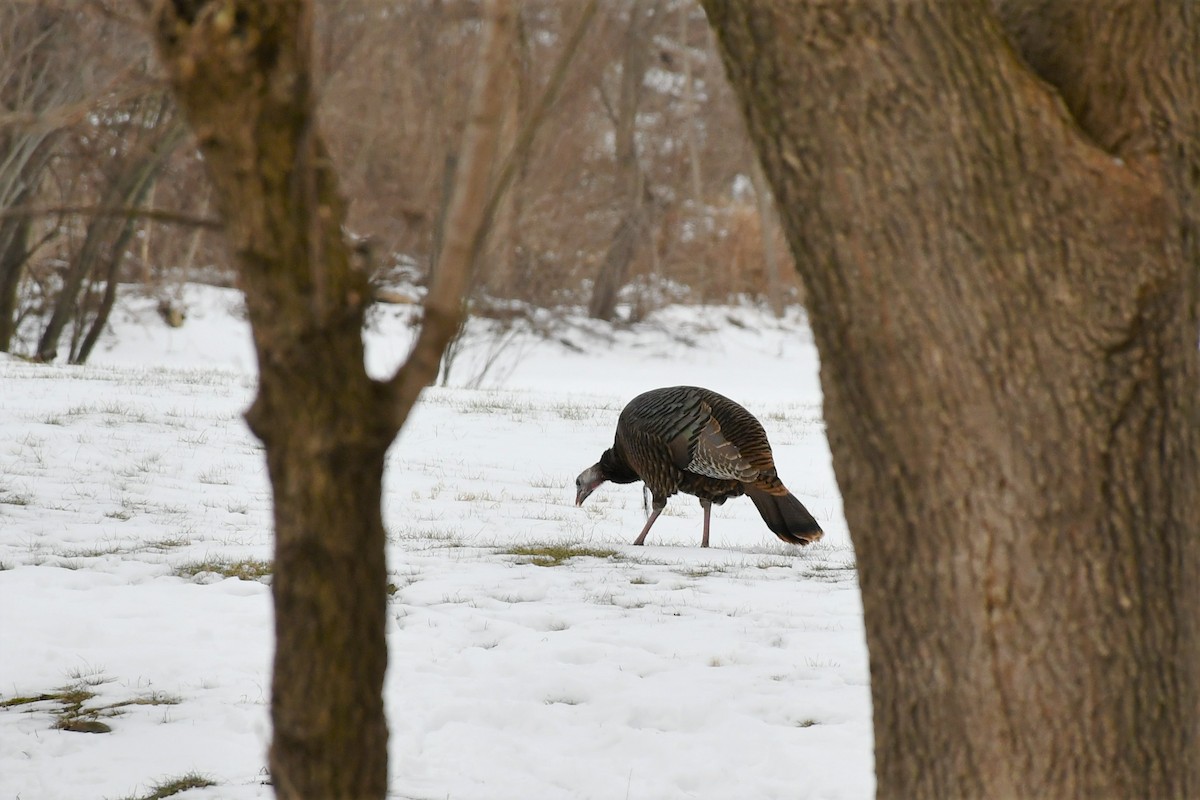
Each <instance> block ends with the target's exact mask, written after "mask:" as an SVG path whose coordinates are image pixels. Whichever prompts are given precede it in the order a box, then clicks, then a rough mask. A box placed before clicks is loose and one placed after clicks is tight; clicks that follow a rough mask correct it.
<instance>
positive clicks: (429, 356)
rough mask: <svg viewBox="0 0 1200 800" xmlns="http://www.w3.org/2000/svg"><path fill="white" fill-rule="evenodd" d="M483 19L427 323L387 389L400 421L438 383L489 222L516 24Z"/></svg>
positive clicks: (502, 10) (497, 15) (505, 15)
mask: <svg viewBox="0 0 1200 800" xmlns="http://www.w3.org/2000/svg"><path fill="white" fill-rule="evenodd" d="M483 16H484V25H485V27H484V35H483V41H482V44H481V45H480V54H479V63H478V67H477V69H476V72H475V85H474V89H473V90H472V94H471V104H470V107H469V114H468V119H467V125H466V129H465V130H464V131H463V139H462V148H461V153H460V156H459V169H458V172H457V174H456V176H455V180H454V186H453V187H452V188H451V196H450V202H449V204H448V205H447V211H446V228H445V239H444V242H443V245H442V248H441V251H440V252H439V254H438V259H437V262H436V264H435V265H434V270H433V277H432V281H431V283H430V287H429V294H428V295H427V296H426V298H425V318H424V321H423V323H422V325H421V333H420V334H419V335H418V336H417V341H416V343H415V344H414V345H413V349H412V352H411V353H410V354H409V357H408V359H407V360H406V361H405V362H404V365H403V366H402V367H401V368H400V369H399V370H397V372H396V374H395V376H393V377H392V379H391V380H390V381H389V382H388V386H389V389H390V390H391V392H392V396H393V399H394V401H395V405H394V408H395V409H396V412H397V413H398V414H399V415H400V418H401V419H403V417H404V416H406V415H407V413H408V410H409V409H410V408H411V407H412V405H413V404H414V403H415V402H416V400H417V397H418V395H420V393H421V390H422V389H424V388H425V387H426V386H427V385H429V384H430V383H431V382H432V381H433V379H434V377H436V375H437V370H438V364H439V362H440V361H441V356H442V352H443V351H444V350H445V348H446V344H447V343H448V342H449V341H450V339H451V338H452V337H453V336H454V334H455V333H456V332H457V330H458V326H459V324H460V322H461V321H462V315H463V309H462V298H463V296H464V294H465V293H466V290H467V286H468V285H469V281H470V275H471V272H472V267H473V265H474V261H475V257H476V254H477V253H478V251H479V247H478V244H479V242H480V241H481V240H482V236H481V231H482V230H484V225H485V222H486V217H487V207H488V200H489V197H488V178H489V175H490V169H491V165H492V162H493V161H494V160H495V157H496V150H497V148H498V145H499V133H500V118H501V115H502V105H503V99H504V85H503V78H504V74H505V73H504V70H503V69H502V65H503V63H504V58H505V56H506V53H507V49H508V42H509V40H510V39H511V37H512V36H513V35H514V25H515V20H514V15H513V10H512V4H511V3H510V2H509V0H489V2H487V3H485V5H484V15H483Z"/></svg>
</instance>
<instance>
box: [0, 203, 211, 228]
mask: <svg viewBox="0 0 1200 800" xmlns="http://www.w3.org/2000/svg"><path fill="white" fill-rule="evenodd" d="M64 215H66V216H80V217H126V218H129V219H147V220H150V221H151V222H165V223H168V224H170V225H182V226H184V227H192V228H203V229H205V230H211V231H219V230H224V228H225V223H224V222H222V221H221V220H219V219H214V218H212V217H193V216H191V215H189V214H181V213H179V212H177V211H167V210H165V209H158V208H125V207H120V206H45V207H17V208H10V209H8V210H6V211H0V219H21V218H28V217H56V216H64Z"/></svg>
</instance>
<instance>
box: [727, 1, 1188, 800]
mask: <svg viewBox="0 0 1200 800" xmlns="http://www.w3.org/2000/svg"><path fill="white" fill-rule="evenodd" d="M704 4H705V7H706V9H707V11H708V14H709V19H710V22H711V24H712V25H713V27H714V28H715V30H716V31H717V34H718V38H719V41H720V46H721V49H722V55H723V58H724V60H725V64H726V67H727V70H728V73H729V75H730V76H731V79H732V81H733V85H734V88H735V90H736V92H737V94H738V96H739V98H740V102H741V105H742V108H743V112H744V113H745V115H746V117H747V119H748V122H749V128H750V131H751V135H752V137H753V139H754V142H755V145H756V146H757V148H758V150H759V152H760V154H761V156H762V158H763V162H764V165H765V168H766V171H767V174H768V176H769V178H770V180H771V183H772V188H773V190H774V193H775V197H776V199H777V203H778V207H779V209H780V213H781V217H782V220H783V223H784V226H785V230H786V233H787V237H788V241H789V243H790V245H791V247H792V250H793V252H794V255H795V258H796V263H797V265H798V268H799V271H800V273H801V276H802V278H803V280H804V284H805V288H806V289H807V292H808V308H809V310H810V313H811V319H812V324H813V328H814V332H815V335H816V338H817V343H818V346H819V348H820V354H821V370H822V384H823V386H824V391H825V417H826V422H827V425H828V431H829V438H830V446H831V449H832V452H833V458H834V467H835V469H836V473H837V476H838V482H839V485H840V487H841V490H842V493H843V495H844V499H845V508H846V516H847V520H848V522H849V524H850V531H851V534H852V536H853V538H854V545H855V549H856V552H857V554H858V565H859V573H860V580H861V586H862V595H863V606H864V613H865V618H866V631H867V643H868V647H869V650H870V664H871V684H872V693H873V696H874V713H875V754H876V769H877V775H878V794H879V796H880V797H896V798H948V797H955V798H967V797H980V798H982V797H992V798H1010V797H1013V798H1015V797H1105V798H1134V797H1137V798H1168V797H1175V798H1184V797H1196V796H1198V795H1200V775H1198V771H1200V757H1198V749H1197V748H1198V746H1200V708H1198V704H1197V699H1198V693H1197V684H1198V676H1200V652H1198V648H1197V630H1196V623H1197V612H1198V611H1200V603H1198V599H1200V596H1198V593H1200V571H1198V570H1197V557H1198V554H1200V363H1198V362H1200V355H1198V352H1197V346H1196V345H1197V332H1198V330H1200V321H1198V318H1200V312H1198V305H1200V297H1198V288H1197V286H1198V283H1200V267H1198V265H1200V259H1198V258H1197V255H1198V253H1197V241H1198V238H1197V233H1198V230H1197V225H1196V223H1197V220H1198V219H1200V216H1198V214H1197V211H1198V206H1197V202H1196V198H1197V191H1198V188H1200V187H1198V185H1197V181H1198V176H1200V169H1198V166H1200V152H1198V150H1197V145H1198V144H1200V138H1198V134H1200V126H1198V125H1197V111H1198V107H1197V103H1196V94H1195V91H1194V87H1196V86H1197V85H1198V83H1200V80H1198V77H1200V76H1198V75H1197V65H1198V64H1200V47H1198V46H1197V37H1198V36H1200V20H1198V19H1197V18H1196V13H1197V12H1196V10H1195V8H1194V6H1191V5H1189V4H1188V3H1186V2H1184V1H1183V0H1179V2H1174V3H1170V2H1167V3H1158V4H1149V3H1139V2H1136V0H1130V1H1129V2H1114V3H1097V4H1091V3H1078V2H1064V3H1062V4H1056V3H1053V2H1038V3H1032V2H1031V3H1024V2H1011V3H1007V4H1006V5H1007V6H1008V8H1007V10H1006V12H1005V14H1004V15H1003V17H1002V18H1001V19H1003V20H1004V24H1008V25H1010V27H1011V28H1012V30H1013V33H1014V38H1013V39H1012V40H1011V41H1010V40H1009V39H1008V38H1006V36H1005V31H1004V28H1003V27H1002V23H1001V20H1000V19H998V18H997V17H995V16H993V14H992V12H991V10H990V9H989V8H988V7H987V6H986V5H985V4H984V3H983V2H982V1H981V0H959V1H958V2H942V1H941V0H926V1H925V2H920V1H912V0H841V1H840V2H836V3H826V2H813V3H797V2H795V1H794V0H778V1H777V2H770V1H769V0H757V2H755V3H735V2H725V1H724V0H705V1H704ZM1067 17H1069V18H1070V22H1071V23H1072V25H1073V27H1066V26H1060V23H1061V21H1062V19H1063V18H1067ZM1017 23H1019V26H1018V24H1017ZM1047 28H1049V33H1048V34H1047V30H1046V29H1047ZM1014 43H1015V47H1014ZM1031 43H1040V44H1041V45H1043V46H1044V49H1042V50H1041V51H1038V52H1032V51H1030V50H1029V49H1028V47H1029V45H1030V44H1031ZM1016 48H1024V49H1023V50H1022V52H1024V53H1025V54H1026V57H1027V58H1028V61H1023V60H1021V59H1020V58H1018V56H1017V52H1018V51H1017V49H1016ZM1029 64H1033V65H1034V66H1035V68H1038V69H1039V71H1040V73H1041V77H1042V78H1044V79H1046V80H1048V81H1051V82H1052V83H1053V84H1054V86H1055V87H1056V88H1057V89H1058V91H1059V92H1060V94H1061V97H1062V98H1063V99H1065V100H1066V104H1064V102H1063V101H1062V100H1060V98H1059V95H1056V94H1055V92H1054V91H1053V90H1052V89H1051V87H1049V86H1047V84H1046V83H1042V82H1041V81H1039V80H1038V79H1037V77H1036V76H1035V75H1034V74H1033V73H1032V72H1031V68H1030V66H1029ZM1072 114H1073V115H1074V116H1072Z"/></svg>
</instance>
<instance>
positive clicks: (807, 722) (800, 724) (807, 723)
mask: <svg viewBox="0 0 1200 800" xmlns="http://www.w3.org/2000/svg"><path fill="white" fill-rule="evenodd" d="M817 724H818V723H817V721H816V720H815V719H802V720H798V721H797V722H796V727H797V728H811V727H812V726H813V725H817Z"/></svg>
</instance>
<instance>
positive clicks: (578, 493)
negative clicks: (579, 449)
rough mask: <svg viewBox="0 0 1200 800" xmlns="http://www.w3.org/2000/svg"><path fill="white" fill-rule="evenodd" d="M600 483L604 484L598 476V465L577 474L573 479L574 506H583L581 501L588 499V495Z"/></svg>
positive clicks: (599, 475)
mask: <svg viewBox="0 0 1200 800" xmlns="http://www.w3.org/2000/svg"><path fill="white" fill-rule="evenodd" d="M602 483H604V476H603V475H601V474H600V465H599V464H594V465H592V466H590V467H588V468H587V469H585V470H584V471H583V472H581V473H579V477H578V478H576V479H575V505H576V506H577V507H578V506H581V505H583V501H584V500H587V499H588V495H590V494H591V493H592V492H594V491H595V490H596V487H597V486H599V485H600V484H602Z"/></svg>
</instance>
